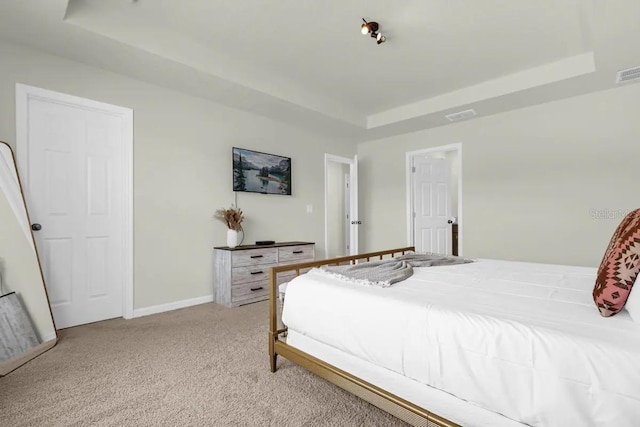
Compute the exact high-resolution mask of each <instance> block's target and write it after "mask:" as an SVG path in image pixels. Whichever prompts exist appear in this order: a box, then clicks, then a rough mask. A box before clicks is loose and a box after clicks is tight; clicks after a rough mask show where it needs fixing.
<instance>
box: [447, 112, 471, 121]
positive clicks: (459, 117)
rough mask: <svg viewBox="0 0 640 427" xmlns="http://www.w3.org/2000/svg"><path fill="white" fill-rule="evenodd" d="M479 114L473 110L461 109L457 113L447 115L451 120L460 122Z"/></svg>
mask: <svg viewBox="0 0 640 427" xmlns="http://www.w3.org/2000/svg"><path fill="white" fill-rule="evenodd" d="M476 115H477V114H476V112H475V111H474V110H473V109H472V110H465V111H460V112H457V113H452V114H447V115H446V116H445V117H446V118H447V119H449V121H450V122H459V121H460V120H467V119H470V118H471V117H475V116H476Z"/></svg>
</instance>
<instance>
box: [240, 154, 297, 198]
mask: <svg viewBox="0 0 640 427" xmlns="http://www.w3.org/2000/svg"><path fill="white" fill-rule="evenodd" d="M233 191H249V192H253V193H263V194H286V195H289V196H290V195H291V158H290V157H282V156H276V155H275V154H267V153H261V152H259V151H253V150H245V149H244V148H236V147H233Z"/></svg>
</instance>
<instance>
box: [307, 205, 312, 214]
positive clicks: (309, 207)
mask: <svg viewBox="0 0 640 427" xmlns="http://www.w3.org/2000/svg"><path fill="white" fill-rule="evenodd" d="M307 213H313V205H307Z"/></svg>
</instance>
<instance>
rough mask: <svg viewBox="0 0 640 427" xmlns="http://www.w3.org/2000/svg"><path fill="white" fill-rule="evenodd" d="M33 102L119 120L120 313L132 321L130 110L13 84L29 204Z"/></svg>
mask: <svg viewBox="0 0 640 427" xmlns="http://www.w3.org/2000/svg"><path fill="white" fill-rule="evenodd" d="M31 99H37V100H42V101H48V102H52V103H57V104H62V105H67V106H70V107H74V108H82V109H86V110H92V111H96V112H99V113H105V114H110V115H113V116H117V117H119V118H120V119H121V120H122V124H123V129H122V138H121V143H122V157H121V158H120V161H121V162H122V170H123V174H124V176H123V180H122V183H123V184H122V188H120V194H121V196H122V212H121V214H122V223H121V227H122V272H121V274H122V295H123V298H122V313H123V317H124V318H125V319H132V318H133V304H134V300H133V110H132V109H131V108H126V107H120V106H117V105H112V104H107V103H104V102H99V101H94V100H91V99H86V98H80V97H77V96H73V95H67V94H64V93H60V92H54V91H51V90H47V89H42V88H38V87H34V86H28V85H25V84H21V83H16V157H17V163H18V170H19V173H20V176H21V177H23V179H22V182H23V187H24V193H25V198H26V199H27V200H29V182H28V180H29V174H28V159H29V153H28V149H27V148H28V140H29V120H28V118H29V114H28V108H29V100H31Z"/></svg>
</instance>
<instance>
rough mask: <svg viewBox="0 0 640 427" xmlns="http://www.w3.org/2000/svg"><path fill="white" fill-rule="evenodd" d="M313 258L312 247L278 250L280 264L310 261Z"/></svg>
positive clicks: (290, 247) (292, 247) (301, 246)
mask: <svg viewBox="0 0 640 427" xmlns="http://www.w3.org/2000/svg"><path fill="white" fill-rule="evenodd" d="M314 258H315V250H314V245H300V246H286V247H283V248H278V262H279V263H280V264H292V263H296V262H304V261H312V260H313V259H314Z"/></svg>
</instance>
